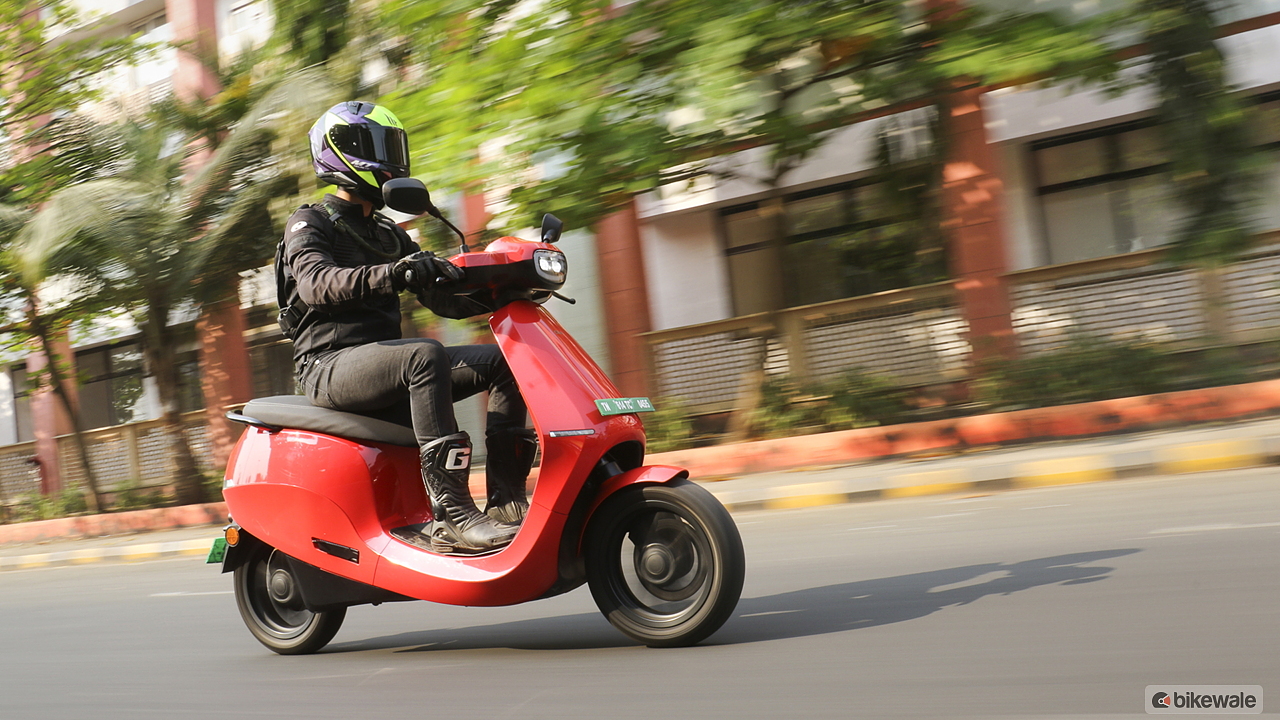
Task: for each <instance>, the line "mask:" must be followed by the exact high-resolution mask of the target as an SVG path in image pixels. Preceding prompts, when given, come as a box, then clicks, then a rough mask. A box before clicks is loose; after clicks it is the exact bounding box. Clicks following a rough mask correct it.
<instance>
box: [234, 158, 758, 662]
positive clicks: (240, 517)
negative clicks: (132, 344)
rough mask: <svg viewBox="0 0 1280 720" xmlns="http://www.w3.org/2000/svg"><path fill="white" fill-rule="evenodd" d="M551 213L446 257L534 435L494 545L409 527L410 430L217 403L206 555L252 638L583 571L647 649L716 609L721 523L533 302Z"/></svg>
mask: <svg viewBox="0 0 1280 720" xmlns="http://www.w3.org/2000/svg"><path fill="white" fill-rule="evenodd" d="M413 182H416V181H413ZM423 193H425V190H423ZM393 207H394V206H393ZM428 208H429V211H434V212H431V214H432V215H435V216H436V217H440V215H439V214H438V211H435V208H434V207H431V206H430V205H429V203H428ZM440 219H441V220H443V219H444V218H442V217H440ZM445 222H446V223H448V221H447V220H446V221H445ZM450 227H453V226H452V225H450ZM561 227H562V224H561V223H560V221H559V220H557V219H556V218H554V217H553V216H550V215H548V216H547V217H546V218H545V219H544V222H543V229H542V240H543V242H528V241H525V240H521V239H518V238H514V237H504V238H501V239H499V240H496V241H494V242H492V243H490V244H489V245H488V246H487V247H486V248H485V249H484V251H482V252H469V251H468V249H467V246H466V244H465V240H464V244H463V246H462V253H461V254H459V255H456V256H454V257H453V258H451V259H450V261H451V262H452V263H453V264H454V265H456V266H457V267H459V268H461V269H462V270H463V276H464V277H463V279H462V280H461V281H460V282H459V284H458V287H459V291H460V292H462V293H467V294H468V295H469V296H470V297H472V298H473V299H479V300H480V301H482V302H484V303H487V305H488V309H490V310H492V315H491V317H490V319H489V326H490V327H491V328H492V330H493V334H494V337H496V338H497V342H498V346H499V347H500V348H501V350H502V353H503V355H504V356H505V357H506V359H507V362H508V363H509V364H510V366H511V369H512V371H513V372H514V373H515V377H516V380H517V382H518V383H519V386H520V390H521V393H523V395H524V397H525V400H526V402H527V404H528V407H529V413H530V415H531V417H532V419H533V424H534V426H535V428H536V430H537V434H538V442H539V445H540V451H541V465H540V469H539V472H538V477H537V483H536V486H535V488H534V491H533V495H532V498H531V500H530V506H529V512H528V515H527V517H526V518H525V520H524V523H523V524H522V525H521V527H520V531H519V533H518V534H517V535H516V537H515V540H514V541H512V543H511V544H510V545H509V546H507V547H505V548H503V549H501V550H499V551H497V552H494V553H491V554H487V555H479V556H476V555H472V556H457V555H445V554H437V553H434V552H432V551H431V550H430V549H429V547H428V545H427V544H426V543H425V542H424V541H422V540H421V539H420V538H421V536H420V535H418V534H417V533H416V532H415V528H416V527H421V526H422V524H423V523H427V522H430V520H431V509H430V508H431V506H430V503H429V502H428V500H427V495H426V491H425V489H424V487H423V483H422V478H421V475H420V472H419V465H418V463H419V460H418V448H417V444H416V442H415V440H414V435H413V431H412V429H410V428H407V427H403V426H401V425H397V424H394V423H389V422H384V421H381V420H377V419H374V418H369V417H365V416H361V415H355V414H350V413H343V412H337V411H333V410H326V409H322V408H317V407H314V406H312V405H311V404H310V403H309V402H308V401H307V399H306V398H305V397H300V396H280V397H269V398H262V399H258V400H253V401H251V402H250V403H248V405H246V406H245V408H244V410H243V411H242V412H239V413H228V417H229V418H231V419H232V420H235V421H237V422H241V423H244V424H245V425H247V426H248V427H247V428H246V429H245V432H244V433H243V435H242V436H241V438H240V441H239V443H238V444H237V445H236V447H235V449H234V451H233V452H232V454H231V457H230V460H229V462H228V465H227V472H226V479H225V483H224V490H223V493H224V496H225V498H226V501H227V506H228V508H229V510H230V514H231V517H232V524H231V525H229V526H228V527H227V529H226V531H225V539H224V538H219V539H218V541H217V543H216V544H215V547H214V552H213V553H211V555H210V561H211V562H217V561H219V560H221V562H222V567H223V572H229V571H230V572H234V584H235V597H236V603H237V605H238V606H239V609H240V614H241V616H242V617H243V618H244V621H245V624H246V625H247V626H248V628H249V631H250V632H251V633H253V635H254V637H256V638H257V639H258V640H259V641H260V642H262V644H263V645H266V646H267V647H268V648H270V649H271V650H274V651H275V652H277V653H282V654H303V653H311V652H315V651H316V650H319V649H320V648H322V647H324V645H325V644H326V643H328V642H329V641H330V640H331V639H333V636H334V635H335V634H336V633H337V631H338V628H339V627H340V626H341V624H342V621H343V618H344V617H345V615H346V611H347V608H348V607H350V606H352V605H361V604H369V603H372V604H375V605H377V604H379V603H382V602H391V601H401V600H415V599H417V600H430V601H432V602H438V603H447V604H451V605H477V606H496V605H514V604H516V603H522V602H527V601H529V600H537V599H539V598H545V597H551V596H554V595H558V594H560V593H564V592H567V591H569V590H572V589H574V588H576V587H578V586H579V585H581V584H583V583H584V582H586V583H588V584H589V585H590V588H591V593H592V595H593V596H594V598H595V601H596V604H597V605H598V606H599V608H600V610H601V612H603V613H604V614H605V616H606V617H607V618H608V619H609V622H611V623H612V624H613V625H614V626H615V627H616V628H618V629H619V630H621V631H622V632H623V633H625V634H626V635H628V636H630V637H632V638H634V639H635V640H637V641H639V642H641V643H644V644H645V645H649V646H653V647H676V646H685V645H692V644H694V643H697V642H699V641H701V640H703V639H704V638H706V637H707V636H709V635H711V633H713V632H715V631H716V630H717V629H718V628H719V627H720V626H721V625H722V624H723V623H724V622H725V620H727V619H728V618H729V616H730V614H731V613H732V612H733V609H734V607H735V606H736V605H737V602H738V597H739V595H740V593H741V591H742V582H743V575H744V570H745V561H744V558H743V551H742V541H741V539H740V537H739V535H738V530H737V527H736V526H735V525H734V523H733V520H732V519H731V518H730V516H729V514H728V512H726V511H725V509H724V507H723V506H722V505H721V504H720V503H719V502H718V501H717V500H716V499H715V498H714V497H712V495H711V494H710V493H708V492H707V491H706V490H704V489H702V488H701V487H699V486H698V485H696V484H694V483H692V482H691V481H689V480H688V479H687V477H688V473H687V471H685V470H683V469H681V468H677V467H669V466H661V465H654V466H645V465H644V447H645V435H644V428H643V426H642V424H641V421H640V419H639V416H638V415H637V414H636V413H638V412H642V411H648V410H651V409H652V407H651V405H650V404H649V402H648V400H647V399H644V398H619V397H618V395H619V393H618V391H617V389H615V388H614V386H613V384H612V383H611V382H610V381H609V379H608V377H606V376H605V374H604V372H603V371H601V369H600V368H599V366H597V365H596V364H595V362H594V361H592V359H591V358H590V356H588V355H587V353H586V352H585V351H584V350H583V349H582V347H581V346H579V345H578V343H577V342H575V341H574V339H573V338H572V337H570V336H569V334H568V333H567V332H566V331H565V330H564V328H563V327H561V326H560V324H559V323H558V322H556V320H555V319H554V318H553V317H552V316H551V315H550V314H549V313H548V312H547V311H546V310H545V309H543V308H542V307H541V303H543V302H545V301H546V300H547V299H549V298H551V297H553V296H556V297H560V296H559V295H558V294H557V293H556V291H557V290H559V289H560V288H561V287H562V286H563V285H564V281H565V273H566V270H567V262H566V260H565V256H564V254H563V253H562V252H561V251H560V250H559V249H557V248H556V247H555V246H554V245H553V244H552V243H554V242H555V241H556V240H558V239H559V236H560V230H561ZM454 229H455V231H456V228H454ZM459 235H461V233H459ZM562 299H565V300H568V298H562ZM570 302H571V301H570ZM460 460H462V461H465V459H460Z"/></svg>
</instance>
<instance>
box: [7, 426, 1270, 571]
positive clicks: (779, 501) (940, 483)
mask: <svg viewBox="0 0 1280 720" xmlns="http://www.w3.org/2000/svg"><path fill="white" fill-rule="evenodd" d="M1275 464H1280V437H1274V438H1271V437H1268V438H1247V439H1241V440H1227V441H1218V442H1206V443H1191V444H1180V445H1170V446H1167V447H1163V448H1158V449H1154V450H1140V451H1132V452H1121V453H1110V454H1096V455H1076V456H1069V457H1060V458H1053V459H1046V460H1035V461H1029V462H1013V463H1005V464H998V463H996V464H988V465H977V466H973V467H967V468H949V469H943V470H931V471H923V472H909V473H897V474H888V475H885V476H884V477H882V478H879V479H878V480H876V481H871V482H868V480H867V478H866V477H865V476H864V477H861V478H858V479H857V480H850V481H841V480H832V481H826V482H816V483H804V484H790V485H777V486H774V487H770V488H757V489H755V490H745V489H743V490H727V491H719V490H718V488H717V487H716V485H715V484H714V483H710V484H708V485H707V486H706V487H708V489H709V490H711V492H712V494H714V495H716V497H717V498H718V499H719V500H720V502H722V503H723V504H724V505H725V507H726V508H728V509H729V511H730V512H744V511H748V510H788V509H793V508H806V507H817V506H822V505H838V504H844V503H855V502H869V501H873V500H891V499H897V498H910V497H922V496H927V495H946V494H955V493H975V492H977V493H989V492H1001V491H1006V490H1020V489H1028V488H1039V487H1050V486H1055V485H1077V484H1082V483H1096V482H1106V481H1109V480H1120V479H1125V478H1135V477H1154V476H1169V475H1183V474H1188V473H1199V472H1211V471H1220V470H1234V469H1240V468H1253V467H1263V466H1267V465H1275ZM868 486H872V487H874V489H867V488H868ZM217 534H218V531H217V529H216V528H214V527H211V528H210V532H209V537H208V538H205V539H197V540H184V541H178V542H167V543H143V544H135V545H118V546H113V547H104V548H87V549H81V550H67V551H62V552H50V553H40V554H33V555H20V556H12V557H0V571H5V570H25V569H31V568H44V567H58V566H66V565H82V564H88V563H95V562H139V561H146V560H156V559H160V558H168V557H182V556H195V555H206V554H207V553H208V552H209V548H210V546H211V545H212V544H213V539H214V537H216V536H217Z"/></svg>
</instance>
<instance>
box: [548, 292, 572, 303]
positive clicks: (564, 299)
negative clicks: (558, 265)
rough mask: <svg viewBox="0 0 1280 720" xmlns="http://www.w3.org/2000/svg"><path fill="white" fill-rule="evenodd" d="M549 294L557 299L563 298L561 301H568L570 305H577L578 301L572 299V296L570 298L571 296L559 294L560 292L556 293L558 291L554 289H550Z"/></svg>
mask: <svg viewBox="0 0 1280 720" xmlns="http://www.w3.org/2000/svg"><path fill="white" fill-rule="evenodd" d="M551 296H552V297H556V298H559V299H561V300H563V301H565V302H567V303H569V304H570V305H577V304H578V301H577V300H574V299H573V298H571V297H565V296H564V295H561V294H560V293H558V292H556V291H554V290H552V291H551Z"/></svg>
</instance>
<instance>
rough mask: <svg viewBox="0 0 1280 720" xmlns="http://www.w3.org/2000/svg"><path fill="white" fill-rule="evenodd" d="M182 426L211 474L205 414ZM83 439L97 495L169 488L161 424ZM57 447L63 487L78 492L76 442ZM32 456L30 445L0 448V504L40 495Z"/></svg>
mask: <svg viewBox="0 0 1280 720" xmlns="http://www.w3.org/2000/svg"><path fill="white" fill-rule="evenodd" d="M182 420H183V429H184V432H185V433H186V436H187V442H188V443H189V444H190V446H191V451H192V452H193V453H194V454H195V457H196V462H197V463H198V464H199V465H200V468H201V470H204V471H208V470H211V469H214V468H213V467H212V465H213V462H212V456H211V455H210V452H209V432H208V422H207V420H206V419H205V413H204V411H202V410H201V411H196V412H191V413H186V414H185V415H183V416H182ZM84 438H85V444H86V445H87V448H86V449H87V450H88V454H89V462H90V463H91V464H92V465H93V470H94V474H95V477H96V478H97V480H98V489H99V490H101V491H102V492H115V491H118V490H121V489H123V488H125V487H134V488H167V487H169V486H170V485H171V484H172V482H173V469H172V462H171V457H170V453H169V450H168V443H167V441H166V440H165V436H164V422H163V421H161V420H147V421H145V422H138V423H130V424H128V425H116V426H114V427H106V428H99V429H97V430H89V431H86V432H85V433H84ZM57 443H58V463H59V466H60V470H61V476H62V486H63V487H64V488H77V487H83V485H84V468H83V467H82V466H81V465H80V454H79V451H78V450H77V449H76V446H75V439H74V438H73V437H72V436H71V435H59V436H58V438H57ZM35 456H36V453H35V443H33V442H27V443H20V444H18V445H7V446H4V447H0V502H12V501H14V500H15V499H17V498H19V497H22V496H24V495H30V494H36V493H39V492H40V470H39V467H38V466H37V465H36V463H35V462H34V460H35Z"/></svg>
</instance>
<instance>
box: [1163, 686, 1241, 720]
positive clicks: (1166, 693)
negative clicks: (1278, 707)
mask: <svg viewBox="0 0 1280 720" xmlns="http://www.w3.org/2000/svg"><path fill="white" fill-rule="evenodd" d="M1146 699H1147V702H1146V706H1147V714H1148V715H1258V714H1261V713H1262V686H1261V685H1148V686H1147V693H1146Z"/></svg>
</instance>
